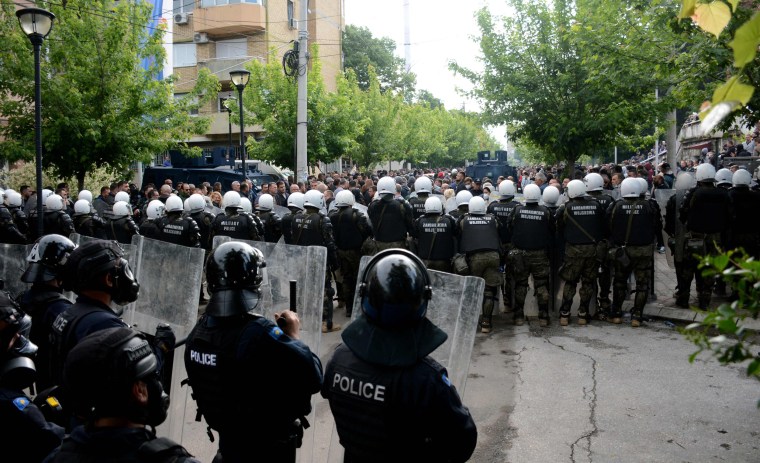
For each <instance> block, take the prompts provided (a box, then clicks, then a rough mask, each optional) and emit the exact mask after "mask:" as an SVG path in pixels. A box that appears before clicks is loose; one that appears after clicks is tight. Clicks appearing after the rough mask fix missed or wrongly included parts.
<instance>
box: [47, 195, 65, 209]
mask: <svg viewBox="0 0 760 463" xmlns="http://www.w3.org/2000/svg"><path fill="white" fill-rule="evenodd" d="M45 210H46V211H62V210H63V198H62V197H61V196H60V195H50V196H48V197H47V199H46V200H45Z"/></svg>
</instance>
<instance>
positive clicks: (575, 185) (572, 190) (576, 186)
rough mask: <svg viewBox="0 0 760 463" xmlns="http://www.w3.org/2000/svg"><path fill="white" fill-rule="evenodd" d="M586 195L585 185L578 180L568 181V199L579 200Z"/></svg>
mask: <svg viewBox="0 0 760 463" xmlns="http://www.w3.org/2000/svg"><path fill="white" fill-rule="evenodd" d="M585 194H586V185H585V184H584V183H583V182H582V181H580V180H570V183H568V184H567V196H568V198H571V199H572V198H579V197H581V196H583V195H585Z"/></svg>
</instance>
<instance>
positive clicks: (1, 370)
mask: <svg viewBox="0 0 760 463" xmlns="http://www.w3.org/2000/svg"><path fill="white" fill-rule="evenodd" d="M24 317H25V315H24V313H23V312H21V310H20V309H19V306H18V304H17V303H16V301H15V300H14V299H13V298H12V297H11V295H10V294H9V293H8V292H7V291H0V322H2V323H0V346H2V347H0V385H1V386H3V387H8V388H12V389H25V388H27V387H29V386H31V385H32V384H33V383H34V379H35V377H36V373H37V370H36V368H35V366H34V361H33V360H32V359H31V358H30V357H32V356H33V355H34V353H36V350H37V349H36V346H35V345H34V344H32V343H31V342H30V341H29V340H28V339H27V338H26V336H24V326H23V321H24ZM17 336H18V338H17V339H16V340H15V342H13V340H14V338H16V337H17ZM12 342H13V347H11V348H9V346H10V345H11V343H12Z"/></svg>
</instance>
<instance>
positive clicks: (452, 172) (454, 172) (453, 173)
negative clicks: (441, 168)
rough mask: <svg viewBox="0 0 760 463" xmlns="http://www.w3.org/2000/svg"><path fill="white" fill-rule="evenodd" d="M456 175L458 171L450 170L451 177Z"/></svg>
mask: <svg viewBox="0 0 760 463" xmlns="http://www.w3.org/2000/svg"><path fill="white" fill-rule="evenodd" d="M457 173H459V171H458V170H456V169H451V175H456V174H457Z"/></svg>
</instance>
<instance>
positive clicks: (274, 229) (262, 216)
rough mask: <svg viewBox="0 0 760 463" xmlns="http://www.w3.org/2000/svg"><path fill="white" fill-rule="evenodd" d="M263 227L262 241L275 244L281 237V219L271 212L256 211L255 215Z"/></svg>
mask: <svg viewBox="0 0 760 463" xmlns="http://www.w3.org/2000/svg"><path fill="white" fill-rule="evenodd" d="M256 215H257V216H258V218H259V220H261V223H262V225H263V226H264V241H266V242H267V243H276V242H277V241H279V240H280V237H281V236H282V219H280V216H279V215H277V214H275V213H274V212H272V211H258V212H257V213H256Z"/></svg>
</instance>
